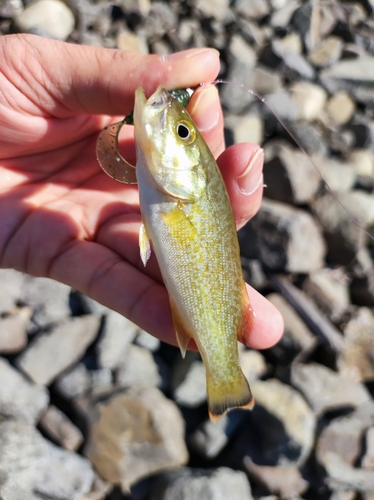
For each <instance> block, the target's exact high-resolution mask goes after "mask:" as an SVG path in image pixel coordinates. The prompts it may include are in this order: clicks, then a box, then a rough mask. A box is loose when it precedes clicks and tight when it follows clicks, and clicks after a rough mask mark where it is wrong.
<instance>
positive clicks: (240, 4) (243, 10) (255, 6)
mask: <svg viewBox="0 0 374 500" xmlns="http://www.w3.org/2000/svg"><path fill="white" fill-rule="evenodd" d="M235 7H236V11H237V12H238V14H240V15H241V16H244V17H247V18H249V19H261V18H262V17H265V16H267V15H268V14H269V12H270V6H269V4H268V2H267V0H254V1H251V0H235Z"/></svg>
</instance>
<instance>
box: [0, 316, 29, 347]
mask: <svg viewBox="0 0 374 500" xmlns="http://www.w3.org/2000/svg"><path fill="white" fill-rule="evenodd" d="M31 314H32V311H31V309H30V308H29V307H23V308H22V309H18V310H16V311H15V312H14V314H11V315H9V316H7V317H5V318H0V353H2V354H12V353H15V352H19V351H22V349H23V348H24V347H26V344H27V324H28V322H29V319H30V316H31Z"/></svg>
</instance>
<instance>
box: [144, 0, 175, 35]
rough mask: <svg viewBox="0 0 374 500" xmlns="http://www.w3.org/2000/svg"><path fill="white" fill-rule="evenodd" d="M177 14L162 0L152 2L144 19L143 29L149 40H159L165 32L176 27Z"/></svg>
mask: <svg viewBox="0 0 374 500" xmlns="http://www.w3.org/2000/svg"><path fill="white" fill-rule="evenodd" d="M177 21H178V19H177V16H176V15H175V13H174V12H173V11H172V9H171V8H170V7H169V5H168V4H166V3H163V2H153V3H152V4H151V9H150V11H149V13H148V15H147V17H146V20H145V31H146V34H147V38H148V40H149V41H150V42H154V41H156V40H160V39H161V38H162V37H163V36H164V35H165V34H166V33H168V32H169V31H171V30H175V29H176V27H177Z"/></svg>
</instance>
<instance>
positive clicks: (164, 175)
mask: <svg viewBox="0 0 374 500" xmlns="http://www.w3.org/2000/svg"><path fill="white" fill-rule="evenodd" d="M134 126H135V141H136V153H137V164H136V171H135V173H136V180H137V183H138V185H139V196H140V208H141V213H142V225H141V229H140V236H139V243H140V252H141V258H142V260H143V263H144V265H146V263H147V260H148V258H149V256H150V253H151V245H150V241H151V242H152V247H153V250H154V252H155V254H156V257H157V260H158V263H159V266H160V269H161V273H162V277H163V279H164V282H165V285H166V288H167V290H168V293H169V298H170V305H171V311H172V316H173V321H174V326H175V330H176V335H177V340H178V344H179V347H180V349H181V352H182V355H183V356H184V355H185V352H186V350H187V347H188V344H189V341H190V340H191V339H193V340H194V341H195V342H196V345H197V347H198V349H199V352H200V354H201V356H202V358H203V361H204V364H205V368H206V383H207V394H208V406H209V415H210V418H211V419H212V420H216V419H218V418H219V417H220V416H222V415H223V414H224V413H226V411H228V410H230V409H231V408H236V407H241V408H251V407H252V406H253V403H254V399H253V397H252V394H251V391H250V388H249V385H248V382H247V380H246V378H245V376H244V374H243V372H242V370H241V368H240V365H239V357H238V347H237V339H239V340H242V341H244V338H245V334H246V332H248V331H250V329H251V328H252V322H253V313H252V310H251V307H250V303H249V299H248V296H247V291H246V286H245V283H244V280H243V275H242V269H241V263H240V254H239V245H238V239H237V234H236V227H235V221H234V216H233V213H232V209H231V205H230V201H229V198H228V195H227V191H226V188H225V185H224V182H223V179H222V176H221V173H220V171H219V169H218V166H217V164H216V162H215V160H214V157H213V155H212V153H211V152H210V150H209V148H208V146H207V144H206V143H205V141H204V139H203V138H202V136H201V134H200V133H199V131H198V129H197V128H196V126H195V124H194V123H193V121H192V119H191V117H190V116H189V114H188V113H187V111H186V109H185V108H184V107H183V105H182V104H181V103H180V102H178V100H177V99H176V98H175V97H173V96H172V95H171V94H170V93H169V92H167V91H166V90H165V89H164V88H162V87H159V88H158V89H157V90H156V92H155V93H154V94H153V95H152V96H151V97H150V98H149V99H148V100H147V99H146V97H145V95H144V91H143V89H141V88H139V89H137V91H136V95H135V108H134ZM117 137H118V135H117V136H116V139H117ZM99 141H100V139H99ZM101 141H103V137H102V138H101ZM104 141H105V136H104ZM98 150H100V151H101V152H102V151H103V148H102V146H100V142H99V143H98ZM116 153H117V154H118V151H116ZM102 156H103V155H102ZM98 159H99V161H100V163H101V165H102V167H103V168H104V170H105V171H106V172H107V173H109V175H111V172H112V170H111V169H110V168H109V163H110V162H109V161H108V160H107V161H105V160H104V161H102V160H101V159H100V155H99V153H98ZM103 163H104V165H103ZM118 164H119V162H117V165H116V175H111V176H112V177H113V178H117V179H118V178H119V176H120V175H119V174H121V172H120V171H119V170H118V169H119V168H120V167H119V165H118ZM126 169H127V170H128V166H126ZM126 175H127V174H124V177H126ZM131 179H132V177H129V180H131ZM122 182H124V181H123V180H122Z"/></svg>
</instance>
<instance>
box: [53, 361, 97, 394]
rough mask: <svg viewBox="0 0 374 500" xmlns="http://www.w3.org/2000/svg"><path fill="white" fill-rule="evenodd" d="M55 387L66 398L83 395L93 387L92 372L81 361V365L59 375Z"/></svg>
mask: <svg viewBox="0 0 374 500" xmlns="http://www.w3.org/2000/svg"><path fill="white" fill-rule="evenodd" d="M54 387H55V389H56V390H57V392H58V393H59V394H60V395H61V396H62V397H64V398H65V399H74V398H75V397H77V396H83V395H84V394H86V393H88V392H89V390H90V389H91V387H92V378H91V374H90V372H89V371H88V370H87V368H86V367H85V366H84V365H83V364H82V363H79V365H76V366H74V368H72V369H71V370H70V371H68V372H66V373H65V374H64V375H62V376H61V377H59V378H58V379H57V380H56V382H55V384H54Z"/></svg>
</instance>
